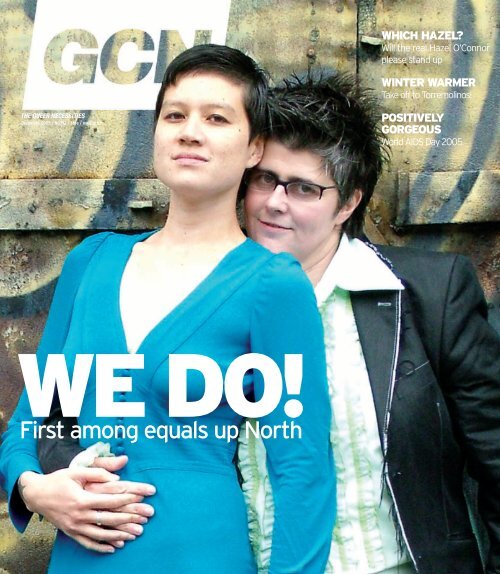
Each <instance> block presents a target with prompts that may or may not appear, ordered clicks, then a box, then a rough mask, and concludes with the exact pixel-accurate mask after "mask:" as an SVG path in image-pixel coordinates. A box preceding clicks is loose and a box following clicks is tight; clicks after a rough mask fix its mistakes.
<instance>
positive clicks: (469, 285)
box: [440, 256, 500, 573]
mask: <svg viewBox="0 0 500 574" xmlns="http://www.w3.org/2000/svg"><path fill="white" fill-rule="evenodd" d="M441 357H442V360H441V365H440V367H441V373H442V377H441V380H442V383H443V391H444V393H445V395H446V397H447V399H448V402H449V408H450V412H451V414H452V418H453V420H454V421H455V422H456V423H457V430H458V433H459V435H460V438H461V441H462V443H463V445H464V447H465V451H466V456H467V462H468V470H469V473H470V475H471V476H472V477H473V478H474V479H475V480H477V482H478V487H479V512H480V514H481V517H482V518H483V520H484V522H485V525H486V527H487V530H488V534H489V539H490V551H489V556H488V560H487V565H486V566H487V570H486V571H487V572H488V573H490V572H491V573H493V572H499V571H500V337H499V336H498V334H497V333H496V332H495V330H494V329H493V327H492V326H491V325H489V324H488V322H487V308H486V302H485V300H484V295H483V292H482V289H481V287H480V285H479V282H478V280H477V277H476V274H475V271H474V269H473V266H472V264H471V262H470V261H469V260H468V259H467V258H465V257H461V256H457V258H456V259H455V262H454V265H453V267H452V270H451V273H450V281H449V284H448V291H447V297H446V302H445V305H444V317H443V331H442V353H441Z"/></svg>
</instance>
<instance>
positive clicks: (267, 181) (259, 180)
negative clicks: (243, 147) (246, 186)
mask: <svg viewBox="0 0 500 574" xmlns="http://www.w3.org/2000/svg"><path fill="white" fill-rule="evenodd" d="M252 181H253V183H255V184H257V185H274V183H275V181H276V180H275V179H274V176H273V175H272V174H270V173H266V172H265V171H260V172H256V173H254V174H253V176H252Z"/></svg>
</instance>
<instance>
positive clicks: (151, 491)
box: [146, 486, 156, 496]
mask: <svg viewBox="0 0 500 574" xmlns="http://www.w3.org/2000/svg"><path fill="white" fill-rule="evenodd" d="M155 493H156V488H155V487H154V486H150V487H148V488H146V494H147V496H152V495H153V494H155Z"/></svg>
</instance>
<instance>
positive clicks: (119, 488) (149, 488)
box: [85, 480, 156, 496]
mask: <svg viewBox="0 0 500 574" xmlns="http://www.w3.org/2000/svg"><path fill="white" fill-rule="evenodd" d="M85 490H87V491H88V492H93V493H96V494H125V493H128V494H137V495H139V496H152V495H153V494H155V492H156V489H155V487H154V486H153V485H152V484H147V483H145V482H133V481H129V480H115V481H112V482H88V483H87V484H86V485H85Z"/></svg>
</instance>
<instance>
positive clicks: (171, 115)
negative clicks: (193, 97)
mask: <svg viewBox="0 0 500 574" xmlns="http://www.w3.org/2000/svg"><path fill="white" fill-rule="evenodd" d="M183 118H184V114H181V112H168V113H167V114H165V119H166V120H170V121H177V120H182V119H183Z"/></svg>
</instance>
